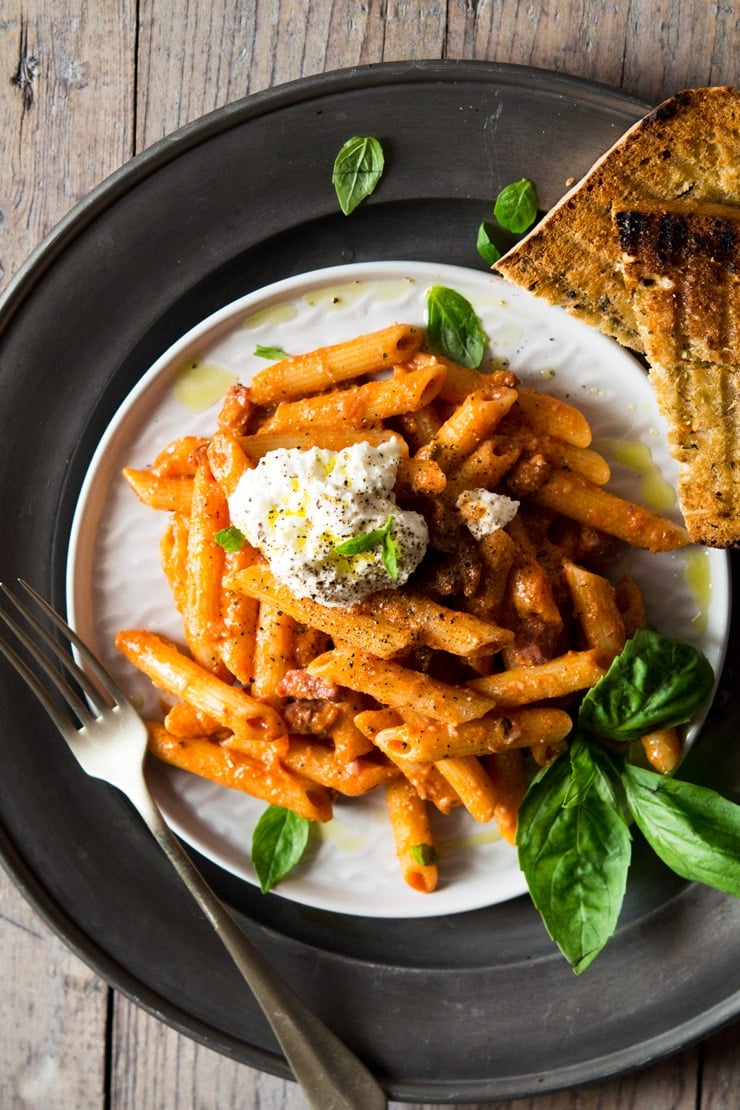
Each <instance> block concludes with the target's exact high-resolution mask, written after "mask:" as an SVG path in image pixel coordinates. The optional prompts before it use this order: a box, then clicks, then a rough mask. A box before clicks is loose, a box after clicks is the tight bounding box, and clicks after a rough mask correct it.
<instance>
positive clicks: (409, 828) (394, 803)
mask: <svg viewBox="0 0 740 1110" xmlns="http://www.w3.org/2000/svg"><path fill="white" fill-rule="evenodd" d="M385 800H386V805H387V807H388V816H389V818H390V823H391V829H392V830H393V840H394V843H395V846H396V856H397V857H398V863H399V866H400V868H401V874H402V876H403V878H404V881H405V882H406V883H407V884H408V885H409V886H410V887H411V888H412V889H413V890H418V891H419V892H420V893H422V894H430V893H431V892H432V891H433V890H435V889H436V887H437V882H438V880H439V875H438V869H437V863H436V857H437V853H436V850H435V847H434V837H433V835H432V827H431V825H430V823H429V815H428V813H427V809H426V804H425V802H424V801H423V800H422V799H421V798H420V797H419V795H418V794H417V793H416V791H415V790H414V788H413V786H412V785H411V783H410V782H408V781H407V780H406V779H403V778H398V779H395V780H394V781H393V782H389V783H388V784H387V785H386V787H385Z"/></svg>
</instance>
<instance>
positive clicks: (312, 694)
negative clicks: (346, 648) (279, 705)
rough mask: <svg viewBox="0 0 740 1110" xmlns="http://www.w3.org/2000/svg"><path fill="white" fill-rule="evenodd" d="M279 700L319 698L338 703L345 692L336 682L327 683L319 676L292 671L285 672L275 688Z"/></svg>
mask: <svg viewBox="0 0 740 1110" xmlns="http://www.w3.org/2000/svg"><path fill="white" fill-rule="evenodd" d="M275 693H276V694H277V695H278V697H280V698H321V699H322V700H324V701H340V700H341V699H342V697H343V696H344V693H345V691H344V690H343V688H342V687H341V686H337V684H336V682H329V681H328V680H327V679H325V678H322V677H321V676H320V675H315V674H310V673H309V672H308V671H304V670H301V669H298V668H296V669H294V670H290V671H286V672H285V674H284V675H283V677H282V678H281V679H280V682H279V683H278V684H277V686H276V687H275Z"/></svg>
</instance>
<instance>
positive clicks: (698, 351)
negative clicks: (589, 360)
mask: <svg viewBox="0 0 740 1110" xmlns="http://www.w3.org/2000/svg"><path fill="white" fill-rule="evenodd" d="M613 221H614V228H615V240H616V241H617V242H618V244H619V248H620V251H621V266H622V273H623V277H624V283H625V288H626V289H627V290H628V292H629V293H630V295H631V298H632V305H633V310H634V316H635V322H636V327H637V330H638V333H639V335H640V338H641V341H642V346H643V350H644V352H645V355H646V358H647V361H648V364H649V366H650V378H651V382H652V385H653V388H654V390H655V394H656V398H657V401H658V406H659V408H660V410H661V413H662V415H663V417H664V419H665V420H666V422H667V425H668V443H669V446H670V449H671V452H672V454H673V455H674V457H675V458H676V460H677V461H678V464H679V477H678V496H679V503H680V506H681V511H682V513H683V516H684V520H685V522H686V527H687V530H688V532H689V535H690V537H691V539H692V540H693V541H694V542H696V543H703V544H707V545H708V546H711V547H730V546H737V545H738V544H740V405H739V404H738V400H739V399H740V398H739V393H738V391H739V390H740V208H733V207H730V206H726V205H717V204H711V203H707V204H702V203H700V202H696V201H695V200H682V201H668V202H646V203H642V204H639V205H632V206H631V207H626V208H619V207H616V208H615V209H614V212H613ZM736 460H737V465H736Z"/></svg>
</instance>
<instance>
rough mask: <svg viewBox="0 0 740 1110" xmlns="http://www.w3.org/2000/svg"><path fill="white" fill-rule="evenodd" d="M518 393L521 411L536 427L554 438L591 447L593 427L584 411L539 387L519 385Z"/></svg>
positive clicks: (575, 444) (574, 444) (578, 445)
mask: <svg viewBox="0 0 740 1110" xmlns="http://www.w3.org/2000/svg"><path fill="white" fill-rule="evenodd" d="M518 392H519V396H518V399H517V406H518V408H519V411H520V412H522V413H523V414H524V416H525V417H526V419H527V420H528V422H529V423H530V424H532V425H534V427H535V428H538V429H542V430H543V431H545V432H547V434H548V435H551V436H553V437H554V438H555V439H562V440H564V441H565V442H566V443H572V444H573V446H574V447H588V446H590V444H591V438H592V436H591V427H590V425H589V423H588V421H587V420H586V417H585V416H584V415H583V413H582V412H580V411H579V410H578V409H576V408H574V407H573V405H569V404H567V402H565V401H561V400H559V398H557V397H553V396H552V395H551V394H549V393H540V392H539V390H537V389H524V388H522V387H519V391H518Z"/></svg>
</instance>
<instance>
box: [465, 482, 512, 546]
mask: <svg viewBox="0 0 740 1110" xmlns="http://www.w3.org/2000/svg"><path fill="white" fill-rule="evenodd" d="M457 507H458V509H459V510H460V514H461V516H462V518H463V520H464V521H465V523H466V524H467V526H468V528H469V529H470V531H471V532H472V533H473V536H474V537H475V539H476V540H482V539H483V537H484V536H490V535H491V533H492V532H496V531H498V529H499V528H505V527H506V525H507V524H509V522H510V521H512V520H513V519H514V517H515V516H516V514H517V510H518V508H519V502H518V501H514V500H512V498H511V497H507V496H506V494H504V493H493V492H492V491H491V490H489V489H466V490H463V492H462V493H461V494H460V496H459V497H458V499H457Z"/></svg>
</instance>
